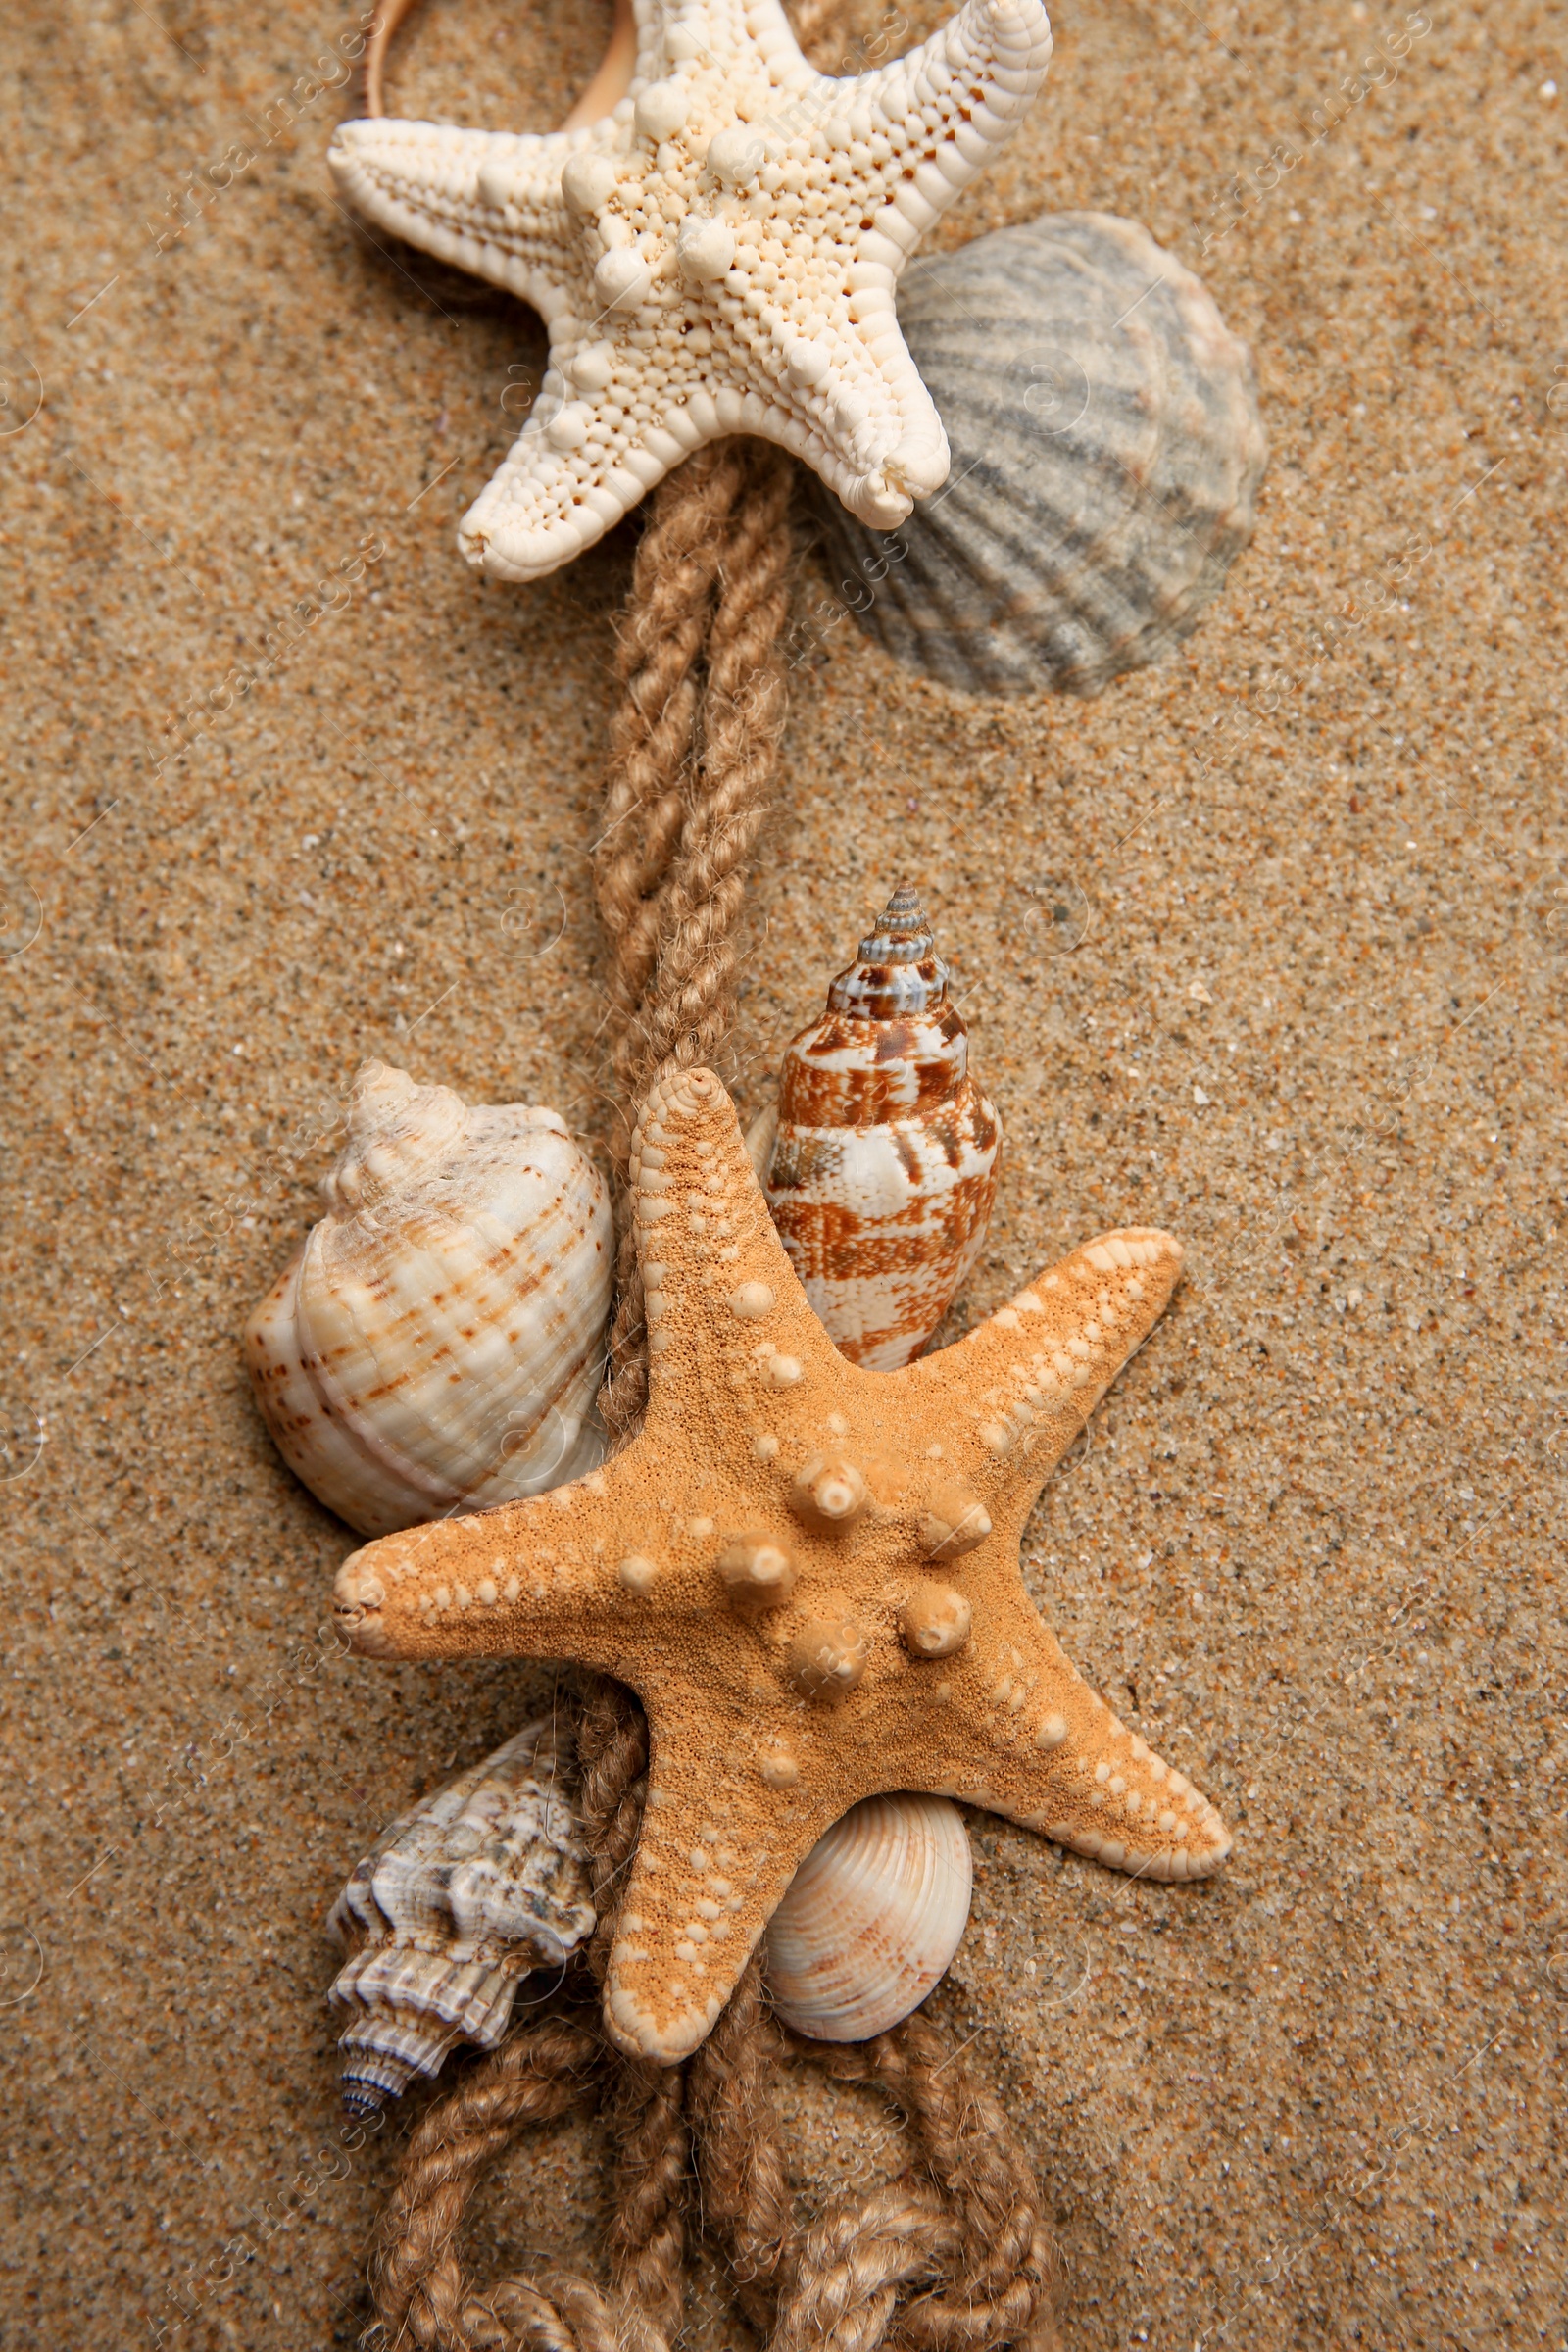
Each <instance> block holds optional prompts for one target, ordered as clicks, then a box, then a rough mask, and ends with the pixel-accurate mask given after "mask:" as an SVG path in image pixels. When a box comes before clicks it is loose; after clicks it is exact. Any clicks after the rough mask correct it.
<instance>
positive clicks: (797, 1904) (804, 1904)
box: [767, 1795, 974, 2041]
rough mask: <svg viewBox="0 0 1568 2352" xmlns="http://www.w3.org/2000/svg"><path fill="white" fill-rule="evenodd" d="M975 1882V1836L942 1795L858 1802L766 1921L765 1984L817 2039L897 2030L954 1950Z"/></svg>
mask: <svg viewBox="0 0 1568 2352" xmlns="http://www.w3.org/2000/svg"><path fill="white" fill-rule="evenodd" d="M973 1884H974V1872H973V1863H972V1860H971V1857H970V1853H969V1837H968V1833H967V1831H966V1830H965V1829H964V1826H963V1820H962V1816H961V1815H960V1814H959V1812H958V1810H957V1808H956V1806H954V1805H951V1804H949V1803H948V1801H947V1799H946V1798H945V1797H941V1796H903V1795H900V1796H871V1797H867V1798H866V1799H865V1800H864V1801H863V1803H861V1804H858V1805H855V1806H853V1807H852V1808H851V1810H850V1811H849V1812H848V1813H846V1814H845V1816H844V1818H843V1820H842V1821H839V1822H836V1823H835V1824H834V1826H833V1828H832V1829H831V1830H829V1831H828V1832H827V1834H826V1836H825V1837H823V1838H818V1840H817V1842H816V1844H815V1845H814V1846H813V1847H812V1848H811V1851H810V1852H809V1854H808V1855H807V1857H806V1860H805V1861H804V1862H803V1863H802V1864H801V1867H800V1869H799V1870H798V1871H797V1872H796V1874H795V1878H794V1881H793V1883H792V1884H791V1887H790V1890H789V1892H788V1893H787V1894H786V1895H785V1897H784V1900H783V1901H782V1902H781V1903H780V1904H779V1907H778V1909H777V1910H776V1911H775V1912H774V1914H773V1916H772V1919H771V1920H770V1921H769V1922H768V1929H767V1983H768V1989H769V1991H770V1992H771V1994H772V1997H773V2006H774V2007H775V2008H776V2009H777V2011H778V2013H779V2015H780V2017H781V2018H783V2020H784V2022H785V2024H786V2025H789V2026H793V2027H794V2028H795V2030H796V2032H797V2033H798V2034H810V2035H811V2036H812V2038H813V2039H815V2040H817V2041H864V2040H865V2039H867V2037H868V2036H869V2035H871V2034H884V2033H886V2031H887V2029H888V2028H889V2027H890V2026H896V2025H897V2024H898V2022H899V2020H900V2018H903V2017H907V2016H908V2014H909V2012H910V2010H911V2009H917V2008H918V2007H919V2005H920V2003H921V2002H922V2001H923V2000H924V1999H925V1997H926V1994H927V1993H928V1992H930V1990H931V1989H932V1987H933V1985H936V1984H937V1982H938V1980H939V1979H940V1978H941V1977H942V1976H943V1974H944V1973H945V1971H946V1969H947V1967H948V1964H949V1962H950V1961H951V1960H952V1958H953V1955H954V1953H955V1952H956V1950H957V1948H958V1944H959V1942H960V1940H961V1939H962V1936H963V1931H964V1926H965V1923H966V1922H967V1920H968V1917H969V1897H970V1893H971V1891H972V1889H973Z"/></svg>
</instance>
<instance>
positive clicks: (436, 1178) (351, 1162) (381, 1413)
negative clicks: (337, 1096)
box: [245, 1061, 613, 1536]
mask: <svg viewBox="0 0 1568 2352" xmlns="http://www.w3.org/2000/svg"><path fill="white" fill-rule="evenodd" d="M321 1190H322V1194H323V1196H324V1199H325V1201H326V1207H327V1214H326V1215H325V1216H324V1217H323V1218H322V1220H321V1222H320V1223H319V1225H317V1226H316V1227H314V1229H313V1230H312V1232H311V1234H310V1236H309V1238H308V1239H307V1240H306V1242H305V1244H304V1246H303V1247H302V1249H301V1250H299V1251H298V1252H297V1253H296V1255H295V1257H294V1258H293V1259H292V1261H291V1262H290V1264H289V1265H288V1266H287V1267H285V1269H284V1271H283V1273H282V1274H281V1275H280V1276H279V1277H278V1279H277V1281H276V1282H275V1283H274V1284H273V1286H272V1288H271V1290H270V1292H269V1294H268V1296H267V1297H266V1299H263V1301H262V1303H261V1305H260V1306H259V1307H258V1308H257V1309H256V1311H255V1313H254V1314H253V1315H252V1316H251V1319H250V1321H249V1323H248V1324H247V1326H246V1331H245V1357H246V1364H247V1367H248V1369H249V1372H250V1376H251V1381H252V1384H253V1386H254V1388H255V1391H256V1397H257V1401H258V1403H259V1404H260V1406H261V1409H262V1412H263V1414H264V1415H265V1416H266V1419H267V1423H268V1426H269V1428H270V1430H271V1433H272V1436H273V1437H274V1439H275V1440H276V1442H277V1446H278V1449H279V1451H280V1452H281V1453H282V1455H283V1458H284V1460H285V1461H286V1462H287V1463H288V1465H289V1467H290V1469H291V1470H293V1471H294V1473H295V1475H296V1476H297V1477H298V1478H300V1479H301V1480H303V1482H304V1484H305V1485H306V1486H308V1487H309V1488H310V1490H311V1492H312V1493H313V1494H314V1495H316V1496H317V1497H318V1498H319V1500H320V1501H321V1502H324V1503H325V1504H326V1506H327V1508H328V1509H329V1510H333V1511H336V1512H337V1514H338V1516H339V1517H340V1518H342V1519H346V1520H347V1521H348V1523H349V1525H350V1526H351V1527H354V1528H358V1529H359V1530H360V1532H361V1534H363V1535H368V1536H379V1535H387V1534H390V1533H391V1532H392V1531H393V1530H394V1529H397V1528H404V1527H412V1526H414V1525H416V1524H417V1522H418V1521H420V1520H425V1519H434V1518H439V1517H442V1516H445V1515H446V1514H448V1513H450V1512H453V1511H460V1510H480V1509H483V1508H484V1507H485V1506H486V1505H487V1504H489V1503H496V1502H510V1501H512V1500H514V1499H515V1498H516V1497H517V1496H519V1495H536V1494H539V1493H540V1492H542V1490H543V1489H545V1488H546V1487H552V1486H559V1485H562V1484H564V1482H565V1481H566V1480H568V1479H573V1478H580V1477H582V1476H583V1475H584V1474H585V1473H586V1472H587V1471H589V1470H592V1469H594V1468H595V1467H596V1466H597V1465H598V1463H599V1462H600V1461H602V1460H603V1458H604V1452H605V1438H604V1433H603V1430H602V1429H601V1427H600V1425H599V1422H598V1420H597V1417H596V1415H595V1411H594V1397H595V1393H596V1390H597V1387H598V1383H599V1378H600V1372H601V1368H602V1364H603V1359H604V1334H605V1325H606V1321H607V1318H608V1315H609V1310H610V1289H611V1268H612V1258H613V1250H612V1234H611V1215H610V1201H609V1198H608V1195H607V1193H606V1188H605V1184H604V1180H603V1178H602V1177H601V1176H600V1174H599V1171H598V1169H597V1168H596V1167H595V1166H594V1164H593V1161H592V1160H591V1159H590V1158H589V1157H588V1154H587V1153H586V1152H584V1151H583V1149H582V1147H581V1146H580V1145H579V1144H578V1143H577V1142H576V1141H575V1140H574V1138H573V1137H572V1135H571V1133H570V1130H569V1129H568V1128H567V1126H566V1124H565V1121H564V1119H562V1118H560V1117H559V1116H558V1115H557V1113H556V1112H555V1111H553V1110H544V1109H540V1108H538V1107H536V1106H535V1105H533V1104H529V1103H506V1104H502V1105H498V1106H489V1105H477V1106H472V1107H470V1105H469V1104H467V1103H465V1102H464V1101H463V1099H462V1098H461V1096H459V1095H456V1094H454V1093H453V1092H452V1090H451V1088H450V1087H444V1086H417V1085H416V1084H415V1082H414V1080H413V1079H412V1078H411V1077H409V1076H408V1075H407V1073H406V1072H404V1071H402V1070H394V1069H389V1068H388V1067H387V1066H386V1064H385V1063H383V1062H379V1061H372V1062H370V1063H368V1065H367V1067H366V1068H365V1069H364V1070H363V1071H362V1072H361V1074H360V1077H359V1079H358V1080H357V1081H356V1084H355V1088H354V1094H353V1100H352V1105H351V1108H350V1113H349V1140H348V1145H347V1148H346V1150H345V1151H344V1152H343V1154H342V1156H341V1157H340V1158H339V1160H338V1162H337V1164H336V1166H335V1167H334V1168H333V1169H332V1171H331V1173H330V1174H329V1175H328V1176H327V1177H326V1179H325V1181H324V1183H323V1184H322V1187H321Z"/></svg>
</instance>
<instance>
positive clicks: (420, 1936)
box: [326, 1719, 594, 2113]
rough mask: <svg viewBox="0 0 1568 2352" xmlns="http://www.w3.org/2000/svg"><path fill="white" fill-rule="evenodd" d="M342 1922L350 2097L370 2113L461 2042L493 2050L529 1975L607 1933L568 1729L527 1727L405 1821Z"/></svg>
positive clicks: (387, 1840)
mask: <svg viewBox="0 0 1568 2352" xmlns="http://www.w3.org/2000/svg"><path fill="white" fill-rule="evenodd" d="M326 1925H327V1928H328V1931H329V1932H330V1933H331V1934H332V1935H333V1936H336V1937H337V1938H338V1940H339V1941H340V1942H341V1943H342V1944H343V1945H344V1946H345V1947H346V1948H347V1949H348V1950H349V1953H350V1957H349V1959H348V1961H347V1963H346V1965H345V1966H344V1967H343V1968H342V1969H341V1970H340V1971H339V1973H338V1976H337V1978H336V1980H335V1982H334V1983H333V1985H332V1989H331V1993H330V1995H329V1998H330V1999H332V2000H333V2001H335V2002H338V2003H340V2004H341V2005H342V2006H343V2007H345V2008H347V2009H349V2010H350V2011H351V2012H352V2013H353V2022H352V2023H351V2025H350V2026H349V2029H348V2031H347V2032H346V2033H345V2034H343V2036H342V2039H341V2041H340V2043H339V2045H338V2046H339V2048H340V2049H341V2051H342V2053H343V2061H342V2064H343V2095H344V2099H345V2102H346V2103H347V2104H348V2106H349V2107H350V2109H351V2110H352V2111H354V2112H356V2113H368V2112H371V2111H373V2110H374V2109H375V2108H377V2107H379V2106H380V2105H381V2104H382V2103H383V2101H384V2100H385V2099H387V2098H389V2097H394V2098H395V2097H396V2096H397V2094H398V2093H399V2092H400V2091H401V2090H403V2089H404V2087H405V2086H406V2085H407V2083H408V2082H410V2081H411V2080H412V2078H413V2077H414V2076H415V2075H416V2074H423V2075H433V2074H435V2073H436V2072H437V2071H438V2069H439V2068H440V2066H441V2063H442V2061H443V2059H444V2058H445V2057H446V2056H447V2054H448V2052H449V2051H450V2050H452V2049H453V2048H454V2046H455V2045H456V2044H457V2043H458V2042H460V2041H467V2042H472V2043H474V2044H476V2045H477V2047H479V2048H480V2049H490V2048H493V2046H494V2045H495V2043H496V2042H497V2041H499V2040H500V2038H501V2035H502V2034H503V2033H504V2032H505V2031H506V2027H507V2023H508V2020H509V2019H510V2017H511V2015H512V2005H513V1999H514V1996H515V1992H516V1988H517V1984H518V1981H519V1979H520V1978H521V1977H522V1976H524V1975H525V1974H526V1973H527V1972H528V1971H530V1970H533V1969H545V1970H548V1971H550V1972H551V1974H552V1975H555V1974H558V1973H559V1971H560V1969H561V1967H562V1966H563V1964H564V1961H565V1959H566V1957H567V1955H568V1954H569V1953H570V1952H572V1951H574V1950H575V1949H576V1947H577V1946H578V1945H579V1944H580V1943H582V1942H583V1941H584V1940H585V1938H586V1937H587V1936H590V1935H591V1934H592V1932H593V1925H594V1906H593V1897H592V1893H591V1887H590V1881H589V1876H588V1854H587V1848H586V1846H585V1845H584V1843H583V1837H582V1825H581V1821H580V1819H579V1817H578V1814H577V1811H576V1807H575V1804H574V1802H573V1798H572V1794H571V1791H570V1789H568V1787H567V1786H566V1785H565V1784H564V1781H563V1780H561V1779H560V1778H559V1777H558V1763H557V1754H556V1745H555V1738H554V1731H553V1727H552V1725H551V1723H550V1722H549V1721H548V1720H547V1719H545V1720H541V1721H539V1722H537V1723H531V1724H529V1725H527V1726H526V1727H525V1728H524V1729H523V1730H522V1731H520V1732H518V1733H517V1734H516V1736H515V1739H512V1740H508V1741H507V1743H506V1745H505V1746H504V1747H500V1748H498V1749H497V1750H496V1752H495V1753H494V1755H491V1756H487V1757H486V1758H485V1759H484V1761H483V1763H482V1764H476V1765H474V1766H473V1767H472V1769H471V1770H470V1771H468V1772H465V1773H461V1774H460V1775H459V1776H458V1778H457V1779H456V1780H455V1781H452V1782H450V1783H449V1784H448V1786H447V1787H446V1788H445V1789H441V1790H439V1791H438V1792H437V1794H436V1795H434V1796H431V1797H427V1798H426V1799H424V1800H423V1801H422V1802H421V1803H419V1804H417V1805H415V1806H413V1807H411V1809H410V1810H409V1811H408V1812H407V1813H404V1814H401V1815H400V1816H399V1818H398V1819H397V1820H396V1821H395V1822H393V1823H392V1825H391V1827H390V1828H389V1829H387V1830H385V1831H383V1833H382V1835H381V1837H380V1838H377V1840H376V1842H375V1844H374V1846H373V1847H372V1848H371V1850H370V1852H369V1853H368V1854H367V1856H366V1857H365V1859H364V1861H362V1862H361V1863H360V1864H359V1865H358V1867H357V1868H356V1870H355V1872H354V1875H353V1877H352V1878H351V1879H350V1880H349V1883H348V1885H347V1886H346V1887H344V1889H343V1891H342V1893H341V1894H340V1895H339V1896H338V1898H337V1901H336V1902H335V1903H334V1904H333V1906H332V1909H331V1911H330V1912H329V1913H328V1914H327V1921H326Z"/></svg>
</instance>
